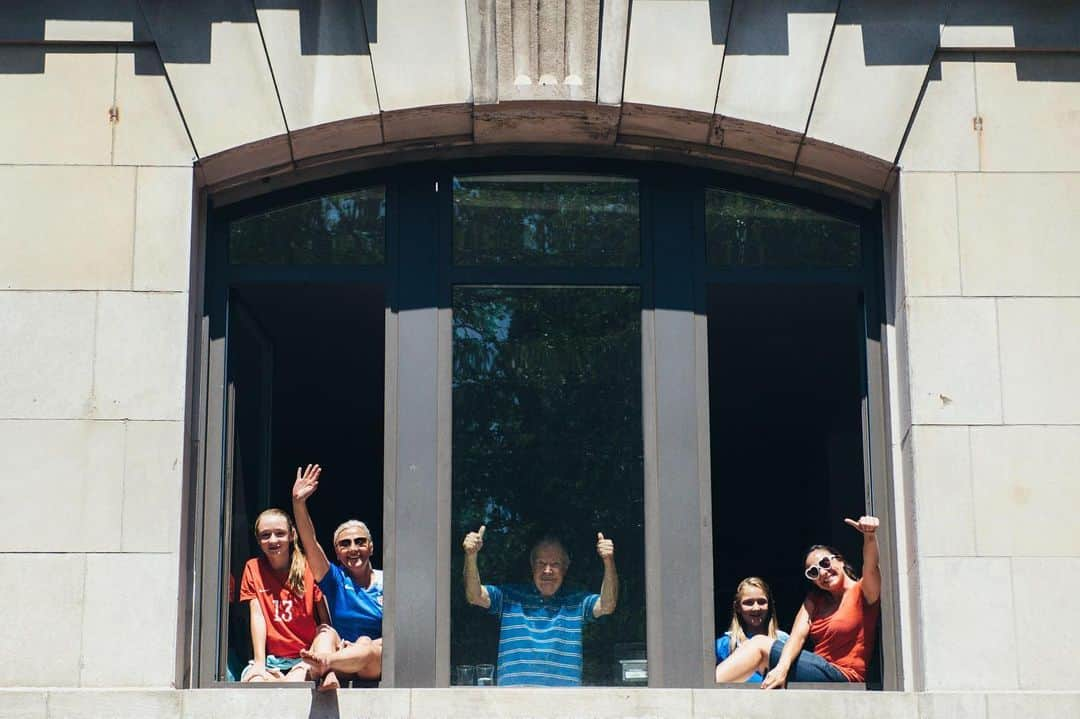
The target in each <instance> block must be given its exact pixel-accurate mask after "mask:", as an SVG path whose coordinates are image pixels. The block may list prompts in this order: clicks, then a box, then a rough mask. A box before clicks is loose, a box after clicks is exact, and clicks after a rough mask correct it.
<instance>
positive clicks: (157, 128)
mask: <svg viewBox="0 0 1080 719" xmlns="http://www.w3.org/2000/svg"><path fill="white" fill-rule="evenodd" d="M139 52H145V53H147V54H148V56H152V60H153V64H156V65H157V66H158V67H160V63H161V60H160V58H159V57H157V54H156V52H155V51H154V50H153V49H149V48H148V49H140V50H139ZM135 66H136V63H135V54H134V53H131V52H121V53H118V54H117V56H116V107H117V108H118V110H119V112H120V118H119V120H118V122H117V123H116V125H115V126H114V128H115V134H114V136H113V162H114V163H115V164H117V165H174V166H183V167H191V163H192V162H193V161H194V159H195V148H193V147H192V146H191V139H190V138H189V137H188V134H187V130H185V129H184V122H183V119H182V118H181V116H180V108H178V107H177V105H176V100H175V99H174V98H173V95H172V92H171V91H170V90H169V83H168V82H167V81H166V78H165V74H164V71H162V72H159V73H146V74H138V73H136V71H135ZM186 110H187V108H185V112H186ZM222 124H228V123H222Z"/></svg>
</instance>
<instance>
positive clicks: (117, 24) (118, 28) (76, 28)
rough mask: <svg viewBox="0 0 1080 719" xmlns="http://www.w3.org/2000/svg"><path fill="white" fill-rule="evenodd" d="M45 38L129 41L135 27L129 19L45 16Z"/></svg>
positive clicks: (85, 40)
mask: <svg viewBox="0 0 1080 719" xmlns="http://www.w3.org/2000/svg"><path fill="white" fill-rule="evenodd" d="M110 4H111V5H119V4H121V3H110ZM53 12H56V11H55V10H54V11H53ZM62 12H63V11H61V13H62ZM45 39H46V40H48V41H49V42H65V41H70V42H108V41H114V42H131V41H132V40H134V39H135V28H134V22H133V21H131V20H70V19H60V18H56V19H53V18H48V17H46V18H45Z"/></svg>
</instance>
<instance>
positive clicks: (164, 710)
mask: <svg viewBox="0 0 1080 719" xmlns="http://www.w3.org/2000/svg"><path fill="white" fill-rule="evenodd" d="M118 653H120V654H123V652H118ZM181 698H182V695H181V693H180V692H178V691H175V690H171V689H162V690H159V691H152V690H150V691H148V690H140V689H115V688H114V689H53V690H50V691H49V719H98V717H110V719H145V718H146V717H154V719H179V718H180V706H181Z"/></svg>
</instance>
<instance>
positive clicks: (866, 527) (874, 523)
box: [844, 516, 880, 535]
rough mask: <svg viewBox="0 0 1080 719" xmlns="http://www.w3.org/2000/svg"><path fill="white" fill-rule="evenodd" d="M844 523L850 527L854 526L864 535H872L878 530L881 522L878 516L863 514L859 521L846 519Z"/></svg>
mask: <svg viewBox="0 0 1080 719" xmlns="http://www.w3.org/2000/svg"><path fill="white" fill-rule="evenodd" d="M844 524H846V525H848V526H849V527H854V528H855V529H857V530H859V531H860V532H862V533H863V534H864V535H871V534H874V532H876V531H877V528H878V525H879V524H880V522H878V518H877V517H870V516H863V517H859V521H857V522H856V521H855V520H854V519H845V520H844Z"/></svg>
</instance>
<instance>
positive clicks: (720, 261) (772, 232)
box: [705, 190, 860, 268]
mask: <svg viewBox="0 0 1080 719" xmlns="http://www.w3.org/2000/svg"><path fill="white" fill-rule="evenodd" d="M705 235H706V241H707V242H708V253H709V264H710V265H712V266H714V267H770V268H855V267H858V266H859V262H860V256H859V226H858V225H855V224H852V223H850V222H845V221H843V220H838V219H836V218H835V217H830V216H829V215H823V214H821V213H818V212H814V211H813V210H807V209H804V208H802V207H796V206H795V205H788V204H785V203H783V202H776V201H775V200H767V199H765V198H763V197H754V196H752V195H743V194H740V193H738V192H725V191H723V190H707V191H706V193H705Z"/></svg>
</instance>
